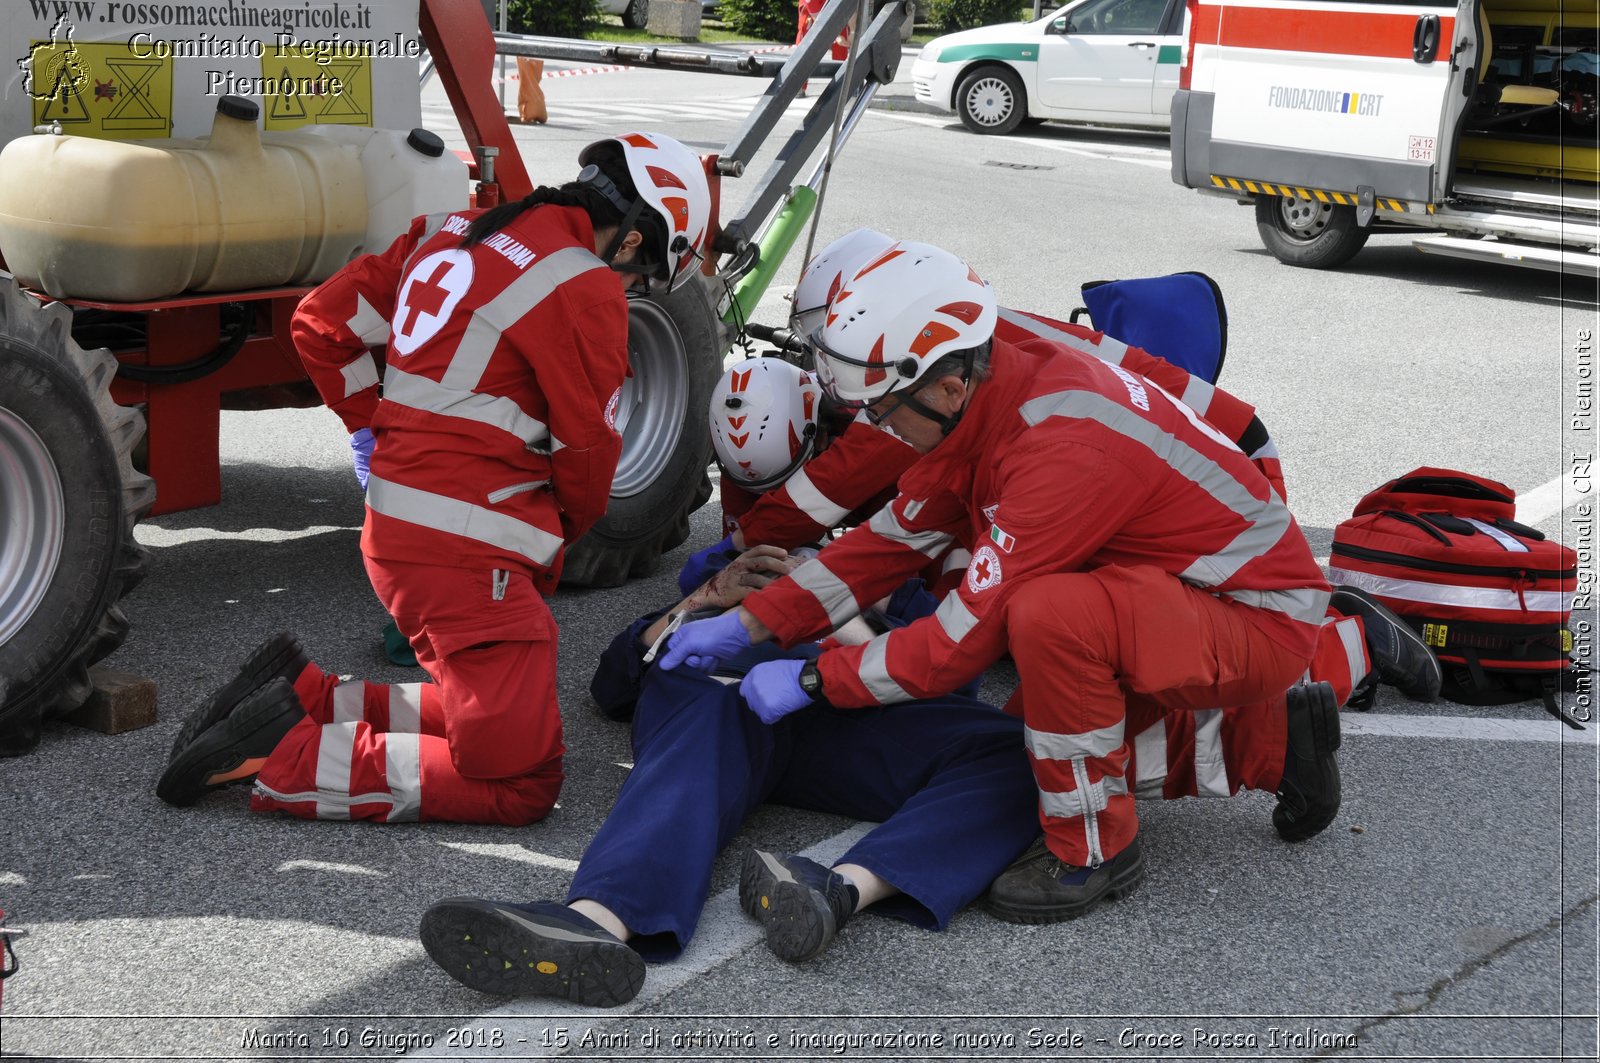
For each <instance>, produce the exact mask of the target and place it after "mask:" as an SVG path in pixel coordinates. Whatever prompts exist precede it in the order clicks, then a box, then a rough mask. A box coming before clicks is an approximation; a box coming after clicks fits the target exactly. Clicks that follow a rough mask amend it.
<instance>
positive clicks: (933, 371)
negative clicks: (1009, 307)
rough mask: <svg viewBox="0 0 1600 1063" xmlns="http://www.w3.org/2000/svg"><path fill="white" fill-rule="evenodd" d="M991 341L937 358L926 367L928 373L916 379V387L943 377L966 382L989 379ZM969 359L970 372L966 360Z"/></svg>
mask: <svg viewBox="0 0 1600 1063" xmlns="http://www.w3.org/2000/svg"><path fill="white" fill-rule="evenodd" d="M993 346H994V342H993V341H992V340H984V341H983V342H982V343H980V344H978V345H977V346H976V347H971V348H968V349H966V350H961V351H951V352H950V353H949V354H944V355H940V356H939V360H938V361H936V362H934V363H933V364H932V365H930V366H929V367H928V371H927V372H926V373H923V374H922V375H921V376H920V377H918V378H917V387H919V388H922V387H926V386H928V385H929V384H932V383H933V382H934V381H935V380H938V379H939V378H940V377H945V376H958V377H961V378H962V379H963V380H966V381H969V382H970V381H975V380H987V379H989V353H990V350H991V349H992V348H993ZM969 357H970V358H971V359H972V361H971V363H970V372H969V363H968V361H967V359H968V358H969Z"/></svg>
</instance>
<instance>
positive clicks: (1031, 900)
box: [983, 835, 1144, 923]
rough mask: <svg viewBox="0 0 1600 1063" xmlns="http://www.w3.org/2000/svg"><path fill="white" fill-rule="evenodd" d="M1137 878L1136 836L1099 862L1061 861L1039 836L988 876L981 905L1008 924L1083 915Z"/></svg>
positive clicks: (1129, 888)
mask: <svg viewBox="0 0 1600 1063" xmlns="http://www.w3.org/2000/svg"><path fill="white" fill-rule="evenodd" d="M1143 881H1144V855H1143V854H1142V853H1141V852H1140V851H1139V838H1138V836H1137V835H1135V836H1134V839H1133V841H1131V842H1129V843H1128V847H1127V848H1126V849H1124V850H1122V852H1120V853H1118V854H1117V855H1115V856H1113V857H1112V858H1111V859H1109V860H1107V861H1105V862H1104V863H1102V864H1101V865H1100V866H1099V867H1080V866H1078V865H1076V864H1069V863H1067V862H1066V861H1064V860H1062V859H1061V858H1060V857H1059V856H1057V855H1056V854H1055V853H1052V852H1051V851H1050V850H1049V848H1048V847H1047V846H1046V845H1045V841H1044V838H1042V837H1041V838H1040V839H1039V840H1038V841H1036V842H1034V843H1033V845H1031V846H1029V848H1028V851H1027V852H1025V853H1023V854H1022V855H1021V856H1020V857H1018V858H1017V861H1016V862H1015V863H1013V864H1012V865H1011V866H1010V867H1008V868H1006V870H1005V871H1004V872H1003V873H1001V875H1000V877H999V878H997V879H995V880H994V885H992V886H990V887H989V892H988V893H987V894H986V895H985V896H984V898H983V907H984V909H985V910H986V911H987V912H988V913H989V914H990V915H992V916H994V917H995V918H996V919H1003V920H1005V921H1006V922H1008V923H1059V922H1062V921H1063V920H1066V919H1076V918H1078V917H1079V916H1080V915H1087V914H1089V913H1090V912H1092V911H1093V910H1094V909H1095V907H1096V906H1097V905H1099V903H1100V902H1101V901H1105V900H1115V899H1116V898H1118V897H1126V896H1127V895H1128V894H1130V893H1132V892H1133V891H1134V890H1136V889H1138V888H1139V883H1141V882H1143Z"/></svg>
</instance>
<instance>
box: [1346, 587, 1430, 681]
mask: <svg viewBox="0 0 1600 1063" xmlns="http://www.w3.org/2000/svg"><path fill="white" fill-rule="evenodd" d="M1328 604H1329V605H1330V606H1332V607H1333V608H1334V609H1335V610H1337V611H1338V612H1340V613H1343V614H1344V615H1345V616H1359V617H1360V618H1361V627H1362V630H1363V631H1365V633H1366V643H1367V656H1368V657H1370V658H1372V673H1371V674H1370V675H1368V676H1367V677H1366V678H1365V679H1362V678H1361V677H1359V676H1357V677H1355V678H1356V679H1357V680H1358V682H1357V684H1356V689H1355V691H1354V692H1353V693H1352V694H1351V695H1350V701H1351V703H1353V704H1357V703H1359V702H1361V701H1363V700H1364V701H1366V702H1367V703H1368V704H1370V703H1371V700H1372V699H1371V697H1370V692H1371V690H1372V687H1373V685H1374V684H1375V683H1377V682H1384V683H1388V684H1389V685H1390V686H1392V687H1394V688H1395V689H1397V690H1399V691H1400V693H1402V694H1404V695H1405V696H1406V697H1408V698H1414V699H1416V700H1417V701H1432V700H1434V699H1435V698H1437V697H1438V696H1439V686H1440V684H1441V683H1443V682H1444V670H1443V669H1441V668H1440V667H1439V658H1437V657H1435V656H1434V655H1433V650H1431V649H1429V648H1428V644H1427V643H1426V642H1423V641H1422V636H1421V635H1419V634H1417V632H1416V629H1415V628H1413V627H1412V626H1411V625H1410V624H1408V623H1406V622H1405V621H1404V620H1402V619H1400V617H1398V616H1396V615H1395V614H1394V613H1393V612H1391V611H1390V610H1389V609H1388V608H1386V607H1385V606H1384V605H1383V603H1382V602H1380V601H1378V600H1377V599H1376V598H1374V597H1372V595H1370V594H1368V593H1367V592H1366V591H1364V590H1361V589H1360V588H1359V587H1335V588H1334V590H1333V597H1332V598H1330V599H1329V600H1328Z"/></svg>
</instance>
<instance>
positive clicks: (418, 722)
mask: <svg viewBox="0 0 1600 1063" xmlns="http://www.w3.org/2000/svg"><path fill="white" fill-rule="evenodd" d="M425 685H426V684H424V683H396V684H394V685H393V686H391V687H390V688H389V733H390V734H394V733H396V732H399V733H401V734H416V733H417V732H419V731H421V730H422V688H423V687H424V686H425Z"/></svg>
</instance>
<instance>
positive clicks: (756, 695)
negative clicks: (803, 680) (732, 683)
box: [739, 661, 811, 725]
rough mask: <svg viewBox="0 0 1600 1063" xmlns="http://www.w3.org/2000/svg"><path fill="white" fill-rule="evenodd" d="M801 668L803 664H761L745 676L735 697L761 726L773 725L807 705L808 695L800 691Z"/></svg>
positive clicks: (800, 662)
mask: <svg viewBox="0 0 1600 1063" xmlns="http://www.w3.org/2000/svg"><path fill="white" fill-rule="evenodd" d="M805 666H806V662H804V661H762V662H761V663H760V664H758V665H756V666H755V667H754V668H752V669H750V671H749V672H748V673H746V674H745V677H744V680H743V681H742V682H741V683H740V684H739V694H740V696H742V697H743V698H744V700H745V701H746V702H748V703H749V705H750V711H751V712H753V713H755V714H756V715H757V716H759V717H761V722H762V723H764V724H768V725H770V724H775V723H777V722H778V721H779V720H781V719H783V718H784V717H785V716H787V715H789V714H790V713H791V712H794V711H795V710H796V709H803V708H805V707H806V706H807V705H809V704H811V695H810V694H807V693H806V692H805V691H804V690H801V689H800V670H801V669H803V668H804V667H805Z"/></svg>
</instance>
